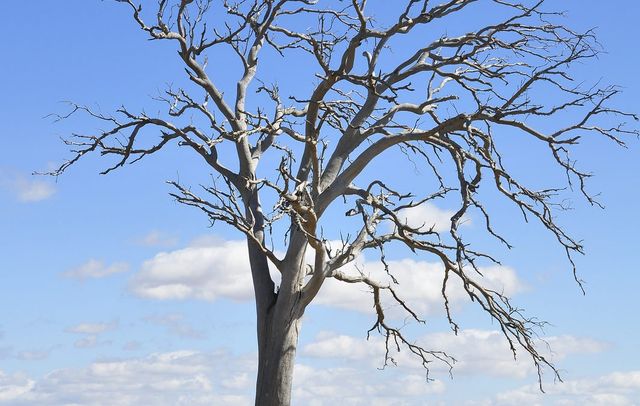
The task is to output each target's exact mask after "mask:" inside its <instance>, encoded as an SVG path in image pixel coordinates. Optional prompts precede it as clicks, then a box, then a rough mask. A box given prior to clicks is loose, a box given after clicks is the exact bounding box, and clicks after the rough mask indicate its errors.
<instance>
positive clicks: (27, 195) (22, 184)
mask: <svg viewBox="0 0 640 406" xmlns="http://www.w3.org/2000/svg"><path fill="white" fill-rule="evenodd" d="M0 186H2V188H3V189H5V190H7V191H9V192H10V193H11V194H13V195H14V196H15V198H16V199H17V200H18V201H20V202H25V203H30V202H39V201H41V200H46V199H48V198H50V197H51V196H53V195H54V194H55V192H56V189H55V187H54V185H53V184H52V183H51V182H50V181H47V180H44V178H35V177H27V176H25V175H23V174H20V173H15V172H12V171H1V170H0Z"/></svg>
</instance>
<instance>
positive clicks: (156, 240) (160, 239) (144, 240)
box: [136, 230, 178, 247]
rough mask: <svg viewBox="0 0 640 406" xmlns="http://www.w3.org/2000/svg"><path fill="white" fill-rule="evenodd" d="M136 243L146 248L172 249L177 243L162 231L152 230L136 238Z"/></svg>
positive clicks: (175, 239) (172, 237) (176, 240)
mask: <svg viewBox="0 0 640 406" xmlns="http://www.w3.org/2000/svg"><path fill="white" fill-rule="evenodd" d="M136 243H138V244H139V245H144V246H146V247H173V246H175V245H176V244H177V243H178V239H177V238H176V237H174V236H171V235H169V234H167V233H164V232H162V231H158V230H153V231H150V232H149V233H148V234H147V235H145V236H143V237H141V238H138V239H137V240H136Z"/></svg>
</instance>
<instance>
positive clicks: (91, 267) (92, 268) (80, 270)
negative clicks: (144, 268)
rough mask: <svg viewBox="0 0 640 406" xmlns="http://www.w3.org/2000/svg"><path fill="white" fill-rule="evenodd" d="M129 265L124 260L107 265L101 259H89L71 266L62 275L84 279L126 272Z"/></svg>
mask: <svg viewBox="0 0 640 406" xmlns="http://www.w3.org/2000/svg"><path fill="white" fill-rule="evenodd" d="M128 270H129V265H128V264H127V263H125V262H115V263H113V264H111V265H109V266H107V265H106V264H105V263H104V262H103V261H100V260H97V259H90V260H89V261H87V262H85V263H84V264H82V265H80V266H78V267H76V268H73V269H71V270H69V271H67V272H64V273H63V274H62V275H63V276H65V277H67V278H73V279H80V280H84V279H87V278H104V277H106V276H110V275H113V274H116V273H121V272H127V271H128Z"/></svg>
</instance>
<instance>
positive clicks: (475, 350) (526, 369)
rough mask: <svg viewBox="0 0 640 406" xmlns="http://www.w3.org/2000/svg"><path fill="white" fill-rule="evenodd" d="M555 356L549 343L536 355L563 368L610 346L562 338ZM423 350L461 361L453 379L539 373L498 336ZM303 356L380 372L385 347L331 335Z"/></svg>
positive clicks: (472, 334)
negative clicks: (377, 368) (573, 358)
mask: <svg viewBox="0 0 640 406" xmlns="http://www.w3.org/2000/svg"><path fill="white" fill-rule="evenodd" d="M545 341H546V342H548V343H549V345H550V347H551V349H552V350H553V353H549V350H548V348H547V346H546V344H545V343H543V342H542V341H540V342H539V343H538V344H539V345H538V350H539V351H540V352H541V353H543V354H544V355H545V356H546V357H547V358H548V359H550V360H551V361H553V362H559V361H560V360H562V359H564V358H565V357H566V356H568V355H571V354H588V353H594V352H600V351H603V350H604V349H605V348H606V347H607V346H606V344H604V343H602V342H599V341H596V340H593V339H589V338H581V337H573V336H559V337H547V338H545ZM417 343H418V344H420V345H422V346H423V347H424V348H425V349H427V350H429V349H433V350H438V351H444V352H446V353H447V354H448V355H450V356H452V357H453V358H455V359H456V360H457V362H456V363H455V364H454V368H453V373H454V375H456V376H457V375H481V376H493V377H498V378H512V377H516V378H525V377H527V376H531V375H532V374H533V373H534V372H535V369H534V367H533V364H532V362H531V359H530V358H529V357H528V355H527V354H525V353H523V351H519V352H518V357H517V359H516V360H514V359H513V354H512V352H511V351H510V350H509V347H508V344H507V341H506V340H505V338H504V336H503V335H502V333H501V332H499V331H493V330H474V329H468V330H462V331H460V332H458V335H454V334H453V333H452V332H439V333H432V334H428V335H425V336H424V337H422V338H420V339H419V340H417ZM300 353H301V354H302V355H303V356H306V357H312V358H331V359H338V360H350V361H356V362H362V363H363V364H364V365H365V366H363V368H366V367H367V366H368V367H374V366H380V364H381V363H382V362H383V361H384V354H385V347H384V342H383V340H382V339H381V338H380V337H379V336H372V337H371V338H370V339H369V340H366V339H365V338H356V337H350V336H346V335H339V334H335V333H331V332H323V333H320V334H319V335H318V336H317V337H316V340H315V341H314V342H312V343H310V344H307V345H305V346H303V347H302V349H301V351H300ZM391 355H392V356H393V358H394V360H395V361H396V362H397V363H398V366H400V367H401V368H408V369H409V370H413V369H420V368H421V364H420V363H419V362H418V360H417V359H416V358H415V357H412V356H411V354H410V353H409V352H408V351H401V352H399V353H398V352H396V351H394V350H393V349H392V351H391ZM430 368H431V369H432V370H433V371H434V372H438V373H443V374H448V372H449V370H448V367H447V366H446V365H445V364H443V363H438V362H434V363H433V364H432V365H431V366H430Z"/></svg>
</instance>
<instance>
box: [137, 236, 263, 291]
mask: <svg viewBox="0 0 640 406" xmlns="http://www.w3.org/2000/svg"><path fill="white" fill-rule="evenodd" d="M251 283H252V282H251V271H250V269H249V262H248V259H247V247H246V243H245V242H244V241H223V240H219V239H207V240H203V241H198V242H196V243H194V244H191V245H190V246H188V247H186V248H182V249H179V250H175V251H171V252H161V253H159V254H157V255H156V256H155V257H153V258H152V259H150V260H147V261H145V262H144V263H143V264H142V268H141V270H140V272H138V274H136V275H135V276H134V277H133V278H132V280H131V290H132V291H133V292H134V293H135V294H137V295H139V296H142V297H146V298H151V299H203V300H215V299H217V298H219V297H225V298H230V299H234V300H249V299H251V298H253V289H252V287H251V286H252V285H251Z"/></svg>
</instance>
